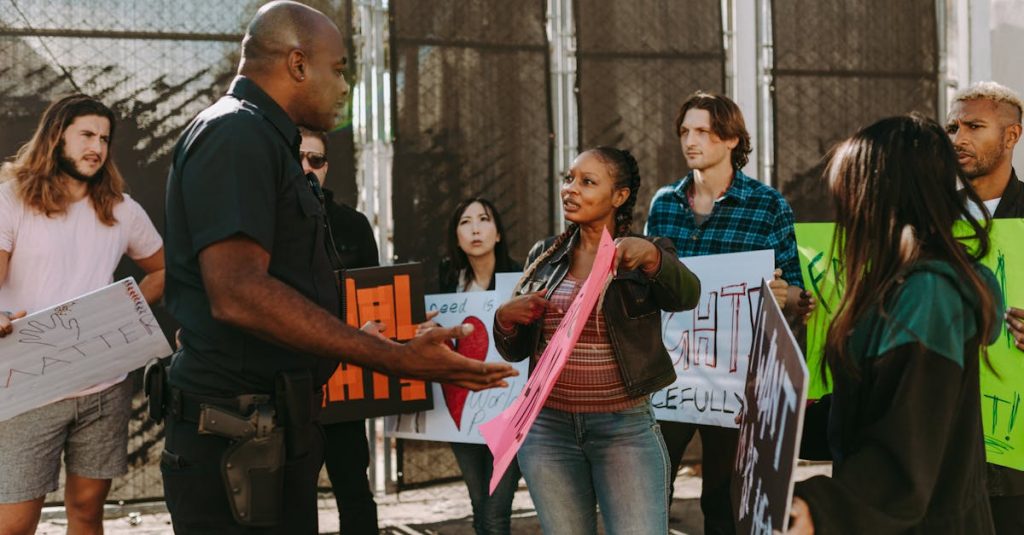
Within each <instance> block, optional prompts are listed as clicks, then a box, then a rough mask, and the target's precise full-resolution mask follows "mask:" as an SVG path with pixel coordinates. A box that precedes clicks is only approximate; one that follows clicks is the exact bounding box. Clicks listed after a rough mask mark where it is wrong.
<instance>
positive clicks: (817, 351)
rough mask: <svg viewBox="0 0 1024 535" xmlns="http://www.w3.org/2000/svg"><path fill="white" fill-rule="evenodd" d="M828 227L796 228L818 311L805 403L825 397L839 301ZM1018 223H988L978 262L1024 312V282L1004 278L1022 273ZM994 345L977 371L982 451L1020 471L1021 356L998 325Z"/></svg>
mask: <svg viewBox="0 0 1024 535" xmlns="http://www.w3.org/2000/svg"><path fill="white" fill-rule="evenodd" d="M965 227H966V225H960V226H958V230H957V232H958V233H961V235H963V234H966V233H967V232H969V230H966V229H965ZM834 228H835V225H834V224H833V223H799V224H797V225H796V238H797V245H798V249H799V252H800V269H801V271H802V273H803V276H804V284H805V287H806V288H807V290H808V291H810V292H811V293H812V294H813V295H814V298H815V299H816V300H817V301H818V308H817V309H816V310H815V311H814V313H813V314H811V318H810V319H809V320H808V324H807V352H806V355H807V367H808V369H809V370H810V372H811V384H810V390H809V392H808V396H807V397H808V399H816V398H819V397H821V396H822V395H824V394H826V393H828V392H829V390H830V388H829V385H828V384H826V383H825V382H824V381H823V380H822V379H821V373H820V371H821V365H822V362H823V355H824V348H825V335H826V334H827V333H828V326H829V324H830V323H831V321H832V316H833V313H834V312H835V307H836V305H838V303H839V298H840V296H841V295H842V285H841V284H837V282H836V280H837V279H836V276H837V274H838V269H837V266H838V261H837V260H836V259H833V258H831V257H830V256H831V245H832V234H833V231H834ZM1021 236H1024V219H998V220H994V221H993V222H992V228H991V232H990V234H989V238H990V240H991V245H990V248H989V253H988V255H987V256H986V257H985V258H983V259H982V264H984V265H985V266H987V267H988V268H989V269H991V270H992V272H993V273H995V275H996V279H997V280H998V281H999V286H1000V289H1001V291H1002V298H1003V302H1004V303H1006V304H1008V305H1013V306H1016V307H1018V308H1021V307H1024V276H1020V275H1017V276H1008V274H1009V273H1013V274H1015V275H1016V273H1020V270H1021V269H1024V246H1022V244H1021V241H1020V237H1021ZM998 321H999V322H1000V323H1001V324H1002V331H1001V332H1000V335H999V339H998V340H997V341H996V343H995V344H993V345H991V346H989V348H988V355H989V360H990V362H991V364H992V368H989V367H987V366H985V365H984V364H982V366H981V407H982V414H981V416H982V422H983V424H984V427H985V450H986V457H987V459H988V461H989V462H991V463H995V464H1000V465H1003V466H1009V467H1011V468H1015V469H1018V470H1024V407H1022V403H1021V398H1022V397H1024V353H1022V352H1021V351H1019V350H1017V349H1016V348H1015V347H1014V345H1013V338H1012V336H1011V335H1010V333H1009V330H1008V329H1007V328H1006V326H1005V324H1004V323H1003V319H1002V317H1000V318H998Z"/></svg>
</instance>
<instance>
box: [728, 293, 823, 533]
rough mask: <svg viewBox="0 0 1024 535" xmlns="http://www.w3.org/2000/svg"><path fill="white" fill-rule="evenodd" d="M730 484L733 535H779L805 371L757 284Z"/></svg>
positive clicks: (801, 417)
mask: <svg viewBox="0 0 1024 535" xmlns="http://www.w3.org/2000/svg"><path fill="white" fill-rule="evenodd" d="M761 295H762V296H763V297H762V299H761V304H760V306H759V307H758V308H759V310H758V316H757V322H756V326H755V329H754V340H753V345H752V347H751V351H750V368H749V369H748V370H747V384H746V397H747V405H746V410H745V412H744V414H743V421H742V422H741V423H740V440H739V446H738V447H737V449H736V461H735V463H734V476H733V479H732V501H733V510H734V511H735V512H736V532H737V533H744V534H746V533H750V534H758V535H760V534H771V533H775V532H785V531H786V527H787V524H788V521H789V508H790V502H791V501H792V499H793V469H794V468H795V467H796V458H797V453H798V452H799V447H800V435H801V433H802V431H803V420H804V406H805V404H806V401H807V379H808V373H807V365H806V364H805V363H804V356H803V354H802V353H801V352H800V347H799V346H798V345H797V342H796V339H795V338H794V337H793V333H792V331H790V330H789V325H788V324H787V323H786V319H785V317H783V315H782V310H780V309H779V306H778V304H777V303H776V302H775V300H774V299H772V297H771V295H772V293H771V291H770V290H769V289H768V285H767V283H764V282H762V286H761Z"/></svg>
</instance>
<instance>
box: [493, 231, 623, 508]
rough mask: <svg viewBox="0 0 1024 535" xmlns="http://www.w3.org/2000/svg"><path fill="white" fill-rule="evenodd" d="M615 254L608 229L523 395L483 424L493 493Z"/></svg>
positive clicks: (573, 343) (576, 336)
mask: <svg viewBox="0 0 1024 535" xmlns="http://www.w3.org/2000/svg"><path fill="white" fill-rule="evenodd" d="M614 257H615V242H613V241H612V237H611V235H609V234H608V231H607V230H605V231H604V234H603V235H602V236H601V244H600V245H599V246H598V249H597V257H596V258H595V259H594V267H593V268H591V270H590V275H589V276H588V277H587V280H586V281H585V282H584V283H583V287H582V288H580V291H579V293H578V294H577V295H576V300H574V301H573V302H572V304H571V305H569V309H568V310H567V311H566V312H565V317H564V318H562V322H561V323H560V324H559V325H558V329H557V330H556V331H555V334H554V336H552V337H551V341H550V342H549V343H548V346H547V348H545V349H544V354H542V355H541V356H540V359H538V361H537V365H536V366H534V368H533V371H532V372H531V373H530V380H529V381H527V383H526V386H525V387H524V388H523V391H522V392H520V393H519V397H517V398H516V400H515V401H513V402H512V405H510V406H509V407H508V408H507V409H505V411H504V412H502V413H501V414H499V415H498V416H496V417H494V419H492V420H491V421H489V422H487V423H485V424H483V425H481V426H480V434H481V435H483V437H484V440H485V441H486V442H487V447H488V448H490V450H491V454H493V455H494V472H493V473H492V475H491V493H492V494H493V493H494V489H495V487H497V486H498V481H500V480H501V477H502V476H504V475H505V470H507V469H508V466H509V465H510V464H512V460H513V459H515V457H516V453H517V452H518V451H519V446H521V445H522V443H523V440H525V439H526V434H527V433H529V432H530V427H531V426H532V425H533V422H534V420H536V419H537V415H538V414H539V413H540V409H541V408H542V407H544V402H545V401H547V399H548V395H549V394H551V389H552V388H553V387H554V386H555V383H556V382H557V381H558V376H559V375H560V374H561V373H562V368H563V367H565V361H566V360H568V358H569V355H570V354H571V353H572V350H573V348H574V347H575V346H576V340H578V339H579V337H580V333H581V332H582V331H583V326H584V325H585V324H586V322H587V318H589V317H590V313H591V312H592V311H593V310H594V305H596V304H597V299H598V297H600V295H601V290H603V289H604V284H605V281H606V280H607V279H608V275H609V274H610V273H611V269H612V259H613V258H614Z"/></svg>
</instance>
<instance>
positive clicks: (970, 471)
mask: <svg viewBox="0 0 1024 535" xmlns="http://www.w3.org/2000/svg"><path fill="white" fill-rule="evenodd" d="M826 175H827V178H828V185H829V188H830V190H831V193H832V196H833V199H834V202H835V209H836V237H835V240H834V244H833V254H834V255H835V256H836V257H837V258H840V259H841V260H842V273H840V275H841V276H842V277H843V281H844V283H845V291H844V295H843V297H842V301H841V303H840V304H839V307H838V310H837V312H836V315H835V319H834V320H833V322H832V325H831V327H830V328H829V332H828V337H827V344H826V359H827V363H828V368H829V369H830V370H831V372H832V377H833V380H834V383H833V384H834V389H833V395H832V396H831V406H830V407H829V410H830V412H829V417H828V426H827V439H828V445H829V449H830V451H831V455H832V459H833V462H834V465H833V473H832V477H831V478H829V477H824V476H819V477H814V478H811V479H809V480H807V481H803V482H800V483H798V484H797V485H796V492H795V495H796V498H794V504H793V517H794V518H793V522H792V527H791V529H790V532H791V533H814V532H819V533H873V534H876V535H880V534H884V533H922V534H923V533H928V534H935V533H971V534H984V533H992V531H993V527H992V517H991V513H990V511H989V505H988V495H987V492H986V490H985V447H984V435H983V432H982V425H981V406H980V403H981V393H980V389H979V365H987V357H986V358H984V359H982V358H980V354H979V350H983V348H984V347H985V346H986V345H988V343H990V342H991V341H993V340H994V338H995V336H996V335H997V334H998V328H999V323H998V322H997V321H996V318H997V317H998V315H999V314H1000V311H1001V304H1000V300H999V297H998V296H999V295H1000V294H999V290H998V288H999V287H998V285H997V283H996V281H995V277H994V276H993V275H992V272H991V271H989V270H988V269H986V268H985V267H982V266H981V265H980V264H979V263H978V259H979V258H981V257H982V256H984V255H985V254H986V252H987V250H988V236H987V233H986V227H985V223H984V222H979V221H977V220H976V219H975V218H974V217H973V216H971V215H970V213H969V211H968V210H967V208H965V205H964V202H963V199H962V198H961V197H960V195H958V193H957V159H956V153H955V152H954V150H953V146H952V145H951V144H950V141H949V139H948V138H947V137H946V133H945V132H944V131H943V129H942V128H941V127H940V126H939V125H938V124H936V123H934V122H933V121H931V120H928V119H925V118H922V117H919V116H903V117H892V118H888V119H883V120H881V121H878V122H877V123H875V124H873V125H871V126H869V127H867V128H865V129H863V130H861V131H859V132H857V133H856V134H855V135H854V136H853V137H851V138H850V139H848V140H846V141H844V142H843V143H842V144H840V145H839V147H838V148H837V149H836V150H835V151H834V153H833V155H832V158H831V161H830V162H829V165H828V168H827V171H826ZM967 195H968V196H969V197H971V198H972V200H974V201H975V202H977V201H978V199H977V195H976V194H975V193H974V192H973V191H972V190H970V188H969V187H968V190H967ZM960 219H964V220H966V222H967V223H968V224H969V226H970V227H971V228H972V229H973V233H972V234H973V236H972V240H971V241H970V243H971V245H970V246H968V245H966V244H965V242H964V241H963V240H961V239H958V237H957V236H956V235H955V234H954V232H953V225H954V223H955V222H956V221H957V220H960ZM979 362H980V363H981V364H979ZM807 431H808V432H811V431H813V430H811V429H808V430H807Z"/></svg>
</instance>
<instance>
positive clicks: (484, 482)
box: [452, 442, 519, 535]
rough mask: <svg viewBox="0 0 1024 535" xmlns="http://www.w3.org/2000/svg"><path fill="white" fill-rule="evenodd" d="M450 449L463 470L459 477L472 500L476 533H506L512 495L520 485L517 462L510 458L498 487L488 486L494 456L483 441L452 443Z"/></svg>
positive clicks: (507, 534) (508, 527) (510, 519)
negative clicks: (492, 489) (479, 442)
mask: <svg viewBox="0 0 1024 535" xmlns="http://www.w3.org/2000/svg"><path fill="white" fill-rule="evenodd" d="M452 453H454V454H455V460H456V461H458V463H459V470H462V478H463V479H464V480H465V481H466V489H467V490H469V500H470V502H472V504H473V531H475V532H476V535H509V533H511V532H512V498H514V497H515V495H516V489H517V488H519V464H518V463H516V461H515V460H514V459H513V461H512V464H510V465H509V467H508V470H506V471H505V475H503V476H501V481H499V482H498V487H497V488H495V489H494V494H493V495H492V494H490V490H491V473H492V472H493V471H494V457H493V456H492V455H491V450H489V449H488V448H487V446H485V445H483V444H460V443H457V442H453V443H452Z"/></svg>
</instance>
